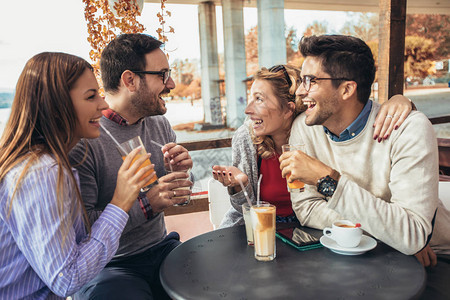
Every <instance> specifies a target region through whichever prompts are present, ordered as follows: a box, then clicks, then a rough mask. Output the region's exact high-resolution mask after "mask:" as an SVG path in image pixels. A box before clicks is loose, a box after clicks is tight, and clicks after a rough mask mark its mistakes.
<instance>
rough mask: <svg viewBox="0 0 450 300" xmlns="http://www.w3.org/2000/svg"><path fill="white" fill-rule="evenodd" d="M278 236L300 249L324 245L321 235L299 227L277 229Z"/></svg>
mask: <svg viewBox="0 0 450 300" xmlns="http://www.w3.org/2000/svg"><path fill="white" fill-rule="evenodd" d="M276 236H277V237H278V238H279V239H280V240H282V241H283V242H284V243H286V244H288V245H290V246H293V247H294V248H296V249H298V250H309V249H315V248H319V247H322V244H321V243H320V237H317V236H315V235H313V234H310V233H308V232H306V231H305V230H303V229H301V228H299V227H289V228H282V229H277V231H276Z"/></svg>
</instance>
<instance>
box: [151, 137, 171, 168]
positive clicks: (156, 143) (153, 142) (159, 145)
mask: <svg viewBox="0 0 450 300" xmlns="http://www.w3.org/2000/svg"><path fill="white" fill-rule="evenodd" d="M150 143H152V144H155V145H156V146H158V147H161V148H162V147H164V145H161V144H160V143H158V142H155V141H154V140H150ZM167 161H168V163H169V168H170V172H173V168H172V164H171V163H170V158H167Z"/></svg>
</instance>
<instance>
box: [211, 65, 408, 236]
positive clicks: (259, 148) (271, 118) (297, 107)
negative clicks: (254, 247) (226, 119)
mask: <svg viewBox="0 0 450 300" xmlns="http://www.w3.org/2000/svg"><path fill="white" fill-rule="evenodd" d="M300 84H301V80H300V70H299V69H298V68H295V67H293V66H290V65H277V66H273V67H272V68H270V69H266V68H261V69H260V70H259V71H258V72H257V73H256V74H255V76H254V82H253V84H252V87H251V92H250V95H249V101H248V105H247V108H246V109H245V113H246V114H247V115H248V117H249V118H248V120H247V121H246V122H245V123H244V125H242V126H241V127H239V128H238V130H237V131H236V133H235V135H234V136H233V141H232V159H233V162H232V166H213V171H212V173H213V177H214V179H216V180H218V181H220V182H221V183H222V184H223V185H224V186H226V187H228V193H229V194H230V201H231V205H232V207H231V208H230V210H229V211H228V212H227V213H226V215H225V217H224V219H223V220H222V223H221V225H220V226H221V227H229V226H234V225H242V224H244V220H243V216H242V208H241V205H242V204H243V203H246V202H247V201H246V199H245V196H244V192H243V191H242V189H241V186H240V184H239V180H240V181H241V182H242V183H243V185H244V186H245V189H246V192H247V195H248V196H249V197H250V199H251V200H252V201H255V199H256V194H257V182H258V178H259V175H261V174H262V175H263V177H262V181H261V190H260V196H261V200H262V201H267V202H269V203H271V204H273V205H275V206H276V207H277V222H282V223H284V222H295V221H296V220H297V218H296V216H295V214H294V211H293V209H292V203H291V199H290V193H289V192H288V190H287V183H286V179H285V178H283V177H282V176H281V170H280V162H279V160H278V158H279V157H280V155H281V154H282V150H281V146H282V145H283V144H287V143H288V140H289V135H290V131H291V125H292V122H293V121H294V119H295V118H296V117H297V116H298V115H299V114H301V113H302V112H304V111H305V110H306V107H305V106H304V105H303V102H302V100H301V99H300V98H299V97H297V96H296V95H295V91H296V90H297V88H298V87H299V85H300ZM412 107H413V106H412V104H411V102H410V101H409V99H408V98H406V97H404V96H402V95H396V96H393V97H392V98H391V99H390V100H389V101H387V102H386V103H385V104H383V105H382V107H381V109H380V112H379V114H378V117H377V121H376V122H375V124H374V127H375V130H374V138H377V137H381V139H379V141H381V140H382V139H383V138H387V137H388V136H389V134H390V133H391V131H392V130H393V129H394V126H395V127H397V128H398V126H400V125H401V124H402V122H403V121H404V120H405V118H406V117H407V115H408V114H409V112H410V111H411V109H412ZM388 113H389V115H395V116H397V117H396V119H395V120H392V121H391V120H389V119H386V118H385V116H386V115H387V114H388ZM385 120H387V121H388V122H386V121H385Z"/></svg>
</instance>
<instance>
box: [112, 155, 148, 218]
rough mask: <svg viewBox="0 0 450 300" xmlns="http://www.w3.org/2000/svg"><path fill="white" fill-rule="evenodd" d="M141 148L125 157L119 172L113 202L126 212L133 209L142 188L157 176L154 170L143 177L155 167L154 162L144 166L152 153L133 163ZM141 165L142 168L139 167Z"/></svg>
mask: <svg viewBox="0 0 450 300" xmlns="http://www.w3.org/2000/svg"><path fill="white" fill-rule="evenodd" d="M140 150H141V149H140V148H136V149H134V150H133V151H131V152H130V154H128V155H127V156H126V158H125V159H124V161H123V163H122V166H121V167H120V169H119V172H118V173H117V183H116V189H115V191H114V195H113V198H112V200H111V204H114V205H116V206H118V207H120V208H121V209H123V210H124V211H125V212H128V211H129V210H130V209H131V207H132V206H133V204H134V202H135V201H136V199H137V197H138V196H139V192H140V190H141V188H143V187H144V186H145V185H146V183H147V182H148V181H149V180H150V179H151V178H152V177H153V176H155V172H154V171H153V172H151V173H150V174H149V175H148V176H146V177H142V176H144V174H145V173H146V172H149V171H150V170H152V169H153V168H154V167H155V165H153V164H151V165H146V166H143V165H144V163H146V161H147V160H148V158H149V157H150V154H148V155H143V156H141V157H139V158H137V159H136V161H135V162H134V163H132V162H133V160H134V159H135V157H136V156H137V155H138V153H139V151H140ZM141 166H142V168H141V169H139V168H140V167H141ZM141 177H142V178H141Z"/></svg>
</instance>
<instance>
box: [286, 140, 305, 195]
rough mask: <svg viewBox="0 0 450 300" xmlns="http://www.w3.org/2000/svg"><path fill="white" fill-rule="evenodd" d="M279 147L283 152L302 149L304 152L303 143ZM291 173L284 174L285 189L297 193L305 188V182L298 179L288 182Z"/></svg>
mask: <svg viewBox="0 0 450 300" xmlns="http://www.w3.org/2000/svg"><path fill="white" fill-rule="evenodd" d="M281 149H282V151H283V153H285V152H289V151H298V150H300V151H302V152H305V145H303V144H296V145H292V144H285V145H282V146H281ZM290 176H291V174H287V175H286V181H287V189H288V191H289V192H290V193H299V192H303V191H304V190H305V184H304V183H303V182H301V181H300V180H294V181H292V182H289V177H290Z"/></svg>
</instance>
